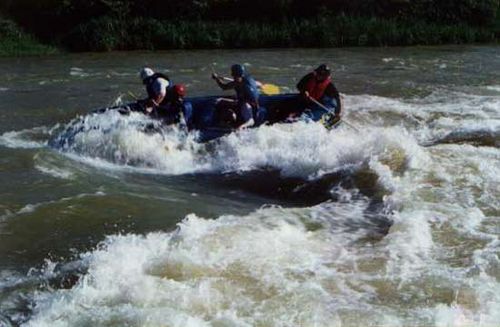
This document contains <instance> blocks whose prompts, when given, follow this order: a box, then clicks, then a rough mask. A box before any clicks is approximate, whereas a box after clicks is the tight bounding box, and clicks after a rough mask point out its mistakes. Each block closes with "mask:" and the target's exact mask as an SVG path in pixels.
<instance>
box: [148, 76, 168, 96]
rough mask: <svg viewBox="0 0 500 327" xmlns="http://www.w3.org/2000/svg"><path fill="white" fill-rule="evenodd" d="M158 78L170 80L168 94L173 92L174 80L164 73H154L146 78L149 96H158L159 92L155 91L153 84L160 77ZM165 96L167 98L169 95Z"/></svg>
mask: <svg viewBox="0 0 500 327" xmlns="http://www.w3.org/2000/svg"><path fill="white" fill-rule="evenodd" d="M158 78H163V79H165V80H167V81H168V87H167V90H166V91H167V95H168V94H169V93H171V92H169V91H170V89H171V88H172V86H173V83H172V81H171V80H170V78H169V77H168V76H167V75H164V74H162V73H155V74H154V75H152V76H150V77H148V78H146V80H145V81H144V84H145V85H146V91H147V92H148V97H149V98H155V97H156V96H157V94H155V91H154V89H153V84H154V83H155V81H156V80H157V79H158ZM165 98H167V96H165Z"/></svg>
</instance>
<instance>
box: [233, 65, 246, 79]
mask: <svg viewBox="0 0 500 327" xmlns="http://www.w3.org/2000/svg"><path fill="white" fill-rule="evenodd" d="M243 75H245V67H244V66H243V65H240V64H235V65H232V66H231V76H233V77H242V76H243Z"/></svg>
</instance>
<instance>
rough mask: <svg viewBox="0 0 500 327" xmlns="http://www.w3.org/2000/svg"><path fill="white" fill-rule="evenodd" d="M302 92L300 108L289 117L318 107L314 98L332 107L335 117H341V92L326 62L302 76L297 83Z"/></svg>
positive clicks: (299, 101) (299, 100) (299, 99)
mask: <svg viewBox="0 0 500 327" xmlns="http://www.w3.org/2000/svg"><path fill="white" fill-rule="evenodd" d="M297 89H298V90H299V92H300V95H299V98H298V108H297V110H295V111H292V112H291V113H290V115H289V117H297V116H300V115H301V114H302V113H303V112H304V110H306V109H312V108H316V107H318V105H317V104H316V103H314V100H315V101H317V102H319V103H321V104H323V105H324V106H326V107H328V108H332V111H334V113H335V116H334V117H333V119H335V120H338V119H340V114H341V112H342V103H341V101H340V94H339V91H338V90H337V88H336V87H335V84H333V81H332V77H331V70H330V68H329V67H328V66H327V65H326V64H321V65H319V66H318V68H316V69H315V70H314V71H312V72H311V73H309V74H307V75H306V76H304V77H302V79H301V80H300V81H299V83H298V84H297Z"/></svg>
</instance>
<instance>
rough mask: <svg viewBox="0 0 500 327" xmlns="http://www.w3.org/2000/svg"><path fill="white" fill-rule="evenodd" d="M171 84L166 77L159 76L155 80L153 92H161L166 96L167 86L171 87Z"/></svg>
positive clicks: (158, 93) (157, 93)
mask: <svg viewBox="0 0 500 327" xmlns="http://www.w3.org/2000/svg"><path fill="white" fill-rule="evenodd" d="M169 85H170V83H169V82H168V81H167V80H166V79H164V78H161V77H159V78H157V79H156V80H155V81H154V82H153V85H152V88H153V92H154V93H155V94H156V95H160V94H161V95H162V96H165V95H167V88H168V87H169Z"/></svg>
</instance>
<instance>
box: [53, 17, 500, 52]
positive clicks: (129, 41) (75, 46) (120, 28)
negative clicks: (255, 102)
mask: <svg viewBox="0 0 500 327" xmlns="http://www.w3.org/2000/svg"><path fill="white" fill-rule="evenodd" d="M497 40H498V39H497V37H496V36H495V31H494V30H493V29H489V28H485V27H472V26H469V25H466V24H456V25H440V24H436V23H427V22H423V21H417V22H412V21H402V20H396V19H381V18H375V17H373V18H365V17H347V16H338V17H328V18H323V19H302V20H287V21H283V22H279V23H256V22H252V23H247V22H245V23H242V22H236V21H234V22H210V21H208V22H206V21H179V22H172V21H160V20H155V19H144V18H135V19H132V20H128V21H126V22H124V21H121V20H119V19H114V18H110V17H102V18H99V19H95V20H92V21H90V22H89V23H86V24H83V25H80V26H79V27H78V28H76V29H75V30H73V31H72V33H70V34H69V35H68V36H67V37H65V38H64V39H63V44H64V45H65V46H67V47H68V48H69V49H71V50H76V51H89V50H90V51H110V50H138V49H141V50H142V49H147V50H167V49H196V48H203V49H214V48H217V49H218V48H287V47H325V48H330V47H343V46H410V45H443V44H464V43H489V42H496V41H497Z"/></svg>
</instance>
